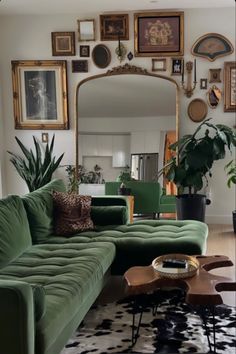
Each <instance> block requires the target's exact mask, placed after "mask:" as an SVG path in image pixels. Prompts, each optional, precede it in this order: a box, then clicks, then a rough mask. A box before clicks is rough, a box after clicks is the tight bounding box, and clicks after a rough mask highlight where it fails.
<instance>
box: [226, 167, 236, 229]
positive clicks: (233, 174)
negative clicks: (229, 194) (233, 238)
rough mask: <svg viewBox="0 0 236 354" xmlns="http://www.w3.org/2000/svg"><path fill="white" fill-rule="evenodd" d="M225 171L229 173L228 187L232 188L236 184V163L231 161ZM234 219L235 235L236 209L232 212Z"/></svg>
mask: <svg viewBox="0 0 236 354" xmlns="http://www.w3.org/2000/svg"><path fill="white" fill-rule="evenodd" d="M225 171H226V173H227V178H228V179H227V186H228V187H229V188H230V187H231V185H232V184H236V162H235V160H231V161H230V162H228V163H227V165H226V166H225ZM232 217H233V228H234V233H235V234H236V209H235V210H233V211H232Z"/></svg>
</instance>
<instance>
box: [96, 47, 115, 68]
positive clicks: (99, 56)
mask: <svg viewBox="0 0 236 354" xmlns="http://www.w3.org/2000/svg"><path fill="white" fill-rule="evenodd" d="M92 59H93V62H94V64H95V65H96V66H97V67H98V68H100V69H104V68H106V67H107V66H108V65H109V64H110V62H111V52H110V49H109V48H108V47H107V46H106V45H105V44H97V45H96V46H95V47H94V48H93V51H92Z"/></svg>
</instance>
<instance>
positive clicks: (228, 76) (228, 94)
mask: <svg viewBox="0 0 236 354" xmlns="http://www.w3.org/2000/svg"><path fill="white" fill-rule="evenodd" d="M235 111H236V61H227V62H225V63H224V112H235Z"/></svg>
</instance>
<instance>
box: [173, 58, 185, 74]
mask: <svg viewBox="0 0 236 354" xmlns="http://www.w3.org/2000/svg"><path fill="white" fill-rule="evenodd" d="M176 60H179V61H180V71H179V72H175V71H174V62H175V61H176ZM182 73H183V58H171V75H172V76H173V75H182Z"/></svg>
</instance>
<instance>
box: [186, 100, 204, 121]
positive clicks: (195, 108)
mask: <svg viewBox="0 0 236 354" xmlns="http://www.w3.org/2000/svg"><path fill="white" fill-rule="evenodd" d="M207 112H208V108H207V104H206V102H205V101H204V100H202V99H201V98H195V99H194V100H192V101H191V102H190V103H189V105H188V116H189V118H190V119H191V120H192V121H193V122H197V123H199V122H201V121H203V119H205V118H206V116H207Z"/></svg>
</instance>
